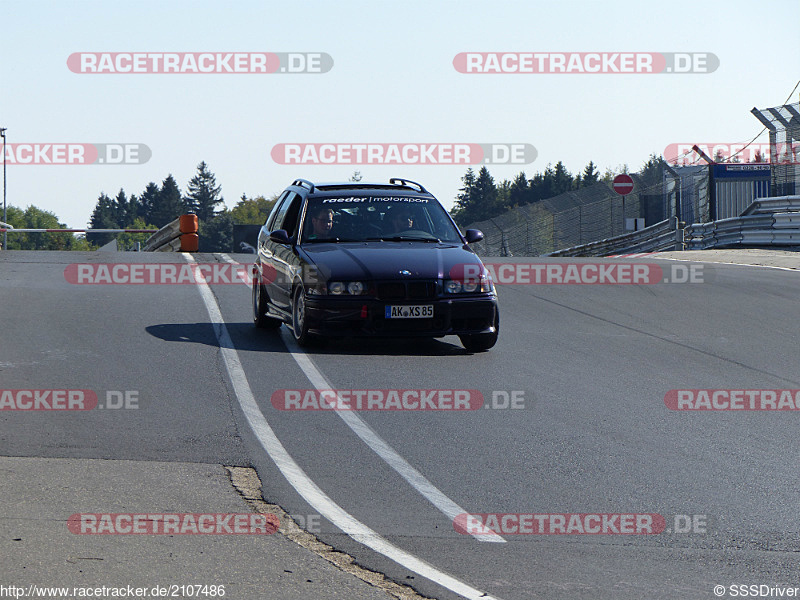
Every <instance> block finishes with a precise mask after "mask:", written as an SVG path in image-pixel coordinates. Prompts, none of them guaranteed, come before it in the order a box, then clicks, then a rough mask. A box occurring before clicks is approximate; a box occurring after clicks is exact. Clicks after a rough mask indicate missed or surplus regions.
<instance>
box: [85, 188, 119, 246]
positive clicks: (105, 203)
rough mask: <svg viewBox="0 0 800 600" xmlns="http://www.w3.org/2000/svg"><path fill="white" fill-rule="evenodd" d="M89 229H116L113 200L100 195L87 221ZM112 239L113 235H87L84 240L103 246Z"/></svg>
mask: <svg viewBox="0 0 800 600" xmlns="http://www.w3.org/2000/svg"><path fill="white" fill-rule="evenodd" d="M89 228H90V229H117V205H116V203H115V201H114V200H112V199H111V198H109V197H108V196H106V194H105V193H101V194H100V197H99V198H97V204H96V205H95V207H94V211H93V212H92V217H91V219H90V220H89ZM113 239H114V234H113V233H87V234H86V240H87V241H88V242H89V243H91V244H97V245H98V246H103V245H105V244H107V243H108V242H110V241H111V240H113Z"/></svg>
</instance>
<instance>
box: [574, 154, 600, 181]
mask: <svg viewBox="0 0 800 600" xmlns="http://www.w3.org/2000/svg"><path fill="white" fill-rule="evenodd" d="M578 177H580V178H581V185H580V187H589V186H590V185H594V184H595V183H597V181H598V180H599V179H600V172H599V171H598V170H597V165H595V164H594V163H593V162H592V161H591V160H590V161H589V164H588V165H586V167H585V168H584V169H583V173H582V174H581V175H579V176H578Z"/></svg>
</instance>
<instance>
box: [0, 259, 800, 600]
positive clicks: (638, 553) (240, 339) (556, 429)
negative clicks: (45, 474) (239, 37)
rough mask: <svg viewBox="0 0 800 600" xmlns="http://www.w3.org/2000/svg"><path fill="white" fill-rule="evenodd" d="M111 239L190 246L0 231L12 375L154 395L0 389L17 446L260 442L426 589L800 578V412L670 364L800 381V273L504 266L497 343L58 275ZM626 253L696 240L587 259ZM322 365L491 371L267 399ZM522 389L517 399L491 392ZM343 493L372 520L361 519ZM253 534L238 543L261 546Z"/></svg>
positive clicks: (272, 475)
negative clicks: (74, 404)
mask: <svg viewBox="0 0 800 600" xmlns="http://www.w3.org/2000/svg"><path fill="white" fill-rule="evenodd" d="M233 259H235V260H240V261H242V262H247V261H248V260H250V257H248V256H246V255H234V256H233ZM109 260H110V261H114V262H116V261H125V262H130V261H142V260H144V261H155V262H164V261H181V260H186V259H185V258H183V257H182V256H181V255H166V256H165V255H159V254H155V255H134V254H103V255H101V254H98V253H85V254H84V253H46V252H39V253H29V252H9V253H3V254H2V255H0V324H2V342H1V343H0V383H1V384H0V389H20V388H34V389H65V388H66V389H91V390H96V391H98V394H99V395H100V397H101V398H103V397H104V395H105V393H106V391H107V390H119V391H125V390H128V391H136V392H137V394H138V405H139V408H138V409H136V410H124V409H121V410H107V409H104V410H99V409H95V410H92V411H88V412H82V411H78V412H73V413H71V414H66V413H57V412H54V411H52V412H38V413H33V412H27V413H26V412H23V411H2V412H0V455H2V456H12V457H42V458H67V459H108V460H132V461H152V462H153V463H159V464H161V463H170V462H174V463H182V464H183V463H201V464H209V465H227V466H253V467H255V469H256V471H257V472H258V474H259V476H260V478H261V481H262V483H263V495H264V499H265V500H266V501H267V502H270V503H274V504H278V505H280V506H281V507H283V508H284V509H285V510H286V511H287V512H288V513H290V514H292V515H296V516H298V518H299V519H300V520H302V521H305V524H307V525H308V527H307V528H308V529H309V530H311V531H312V532H313V533H315V534H316V535H317V536H318V537H319V538H320V539H321V540H322V541H324V542H326V543H328V544H330V545H332V546H333V547H335V548H336V549H338V550H341V551H342V552H345V553H348V554H350V555H351V556H353V557H354V558H355V559H356V561H357V562H358V563H360V564H362V565H364V566H366V567H368V568H370V569H372V570H375V571H379V572H382V573H385V574H386V575H387V576H388V577H389V578H390V579H392V580H394V581H397V582H399V583H403V584H406V585H410V586H412V587H413V588H415V589H416V590H417V591H418V592H420V593H421V594H424V595H427V596H430V597H433V598H441V599H450V598H459V597H463V596H462V595H459V594H458V593H456V592H455V591H453V590H454V589H467V588H468V589H471V590H477V591H479V592H481V593H486V594H489V595H491V596H492V597H495V598H502V599H504V600H517V599H519V600H521V599H528V598H571V599H574V598H593V599H594V598H609V599H611V598H614V599H617V598H631V599H641V598H665V599H672V598H713V597H715V595H714V592H713V588H714V586H715V585H723V586H732V585H734V584H737V585H738V584H747V585H751V584H756V585H757V584H766V585H771V586H784V585H794V584H796V583H797V573H798V572H799V570H798V567H800V555H799V554H798V550H800V535H799V534H798V532H800V516H798V511H797V506H798V500H800V494H798V491H797V490H798V469H797V464H798V459H800V456H799V455H798V443H797V434H796V432H797V425H798V419H800V415H798V413H797V411H702V412H701V411H698V412H690V411H674V410H670V409H668V408H667V406H666V405H665V402H664V398H665V395H666V394H667V392H669V391H670V390H677V389H681V390H691V389H744V390H755V389H798V388H800V375H798V373H797V364H798V360H797V355H796V340H797V339H798V338H799V337H800V325H799V324H798V320H797V319H796V318H795V316H796V314H797V310H796V303H797V298H798V293H800V273H797V272H794V271H788V270H777V269H766V268H755V267H745V266H736V265H726V264H715V265H709V264H706V265H704V266H703V269H704V270H703V279H704V282H703V283H692V284H689V283H686V284H677V283H669V284H667V283H660V284H655V285H525V284H518V285H511V284H509V285H501V286H498V287H499V297H500V303H501V316H502V321H501V335H500V340H499V342H498V344H497V346H495V348H494V349H492V350H491V351H489V352H487V353H482V354H469V353H467V352H465V351H464V350H463V348H462V346H461V345H460V343H459V341H458V339H457V338H444V339H443V340H431V341H419V340H392V341H386V340H380V341H377V340H366V341H365V340H356V339H344V340H337V341H332V342H329V343H326V344H324V345H321V346H319V347H315V348H313V349H312V350H309V351H302V350H300V349H299V348H297V347H296V346H295V345H294V343H293V342H292V341H291V340H290V336H288V335H287V333H286V331H285V328H282V331H279V332H271V331H263V330H256V329H254V328H253V327H252V324H251V309H250V292H249V289H248V288H246V287H245V285H243V284H241V283H239V284H231V285H212V286H211V287H210V288H206V289H210V292H211V294H206V296H204V295H203V294H202V293H201V291H202V289H203V288H201V286H197V285H161V286H151V285H74V284H71V283H69V282H67V281H66V279H65V276H64V269H65V268H66V267H67V265H68V264H70V263H78V262H100V261H109ZM195 260H197V261H198V262H201V263H204V262H225V260H226V257H225V256H219V255H214V256H212V255H196V256H195ZM509 260H510V261H512V262H526V259H509ZM549 260H551V261H552V262H554V263H557V262H565V261H568V260H569V259H549ZM576 260H577V261H578V262H580V261H582V260H587V259H576ZM615 261H616V262H618V263H619V262H620V261H622V262H625V261H627V262H646V263H652V264H658V265H661V266H662V268H663V269H668V268H671V267H670V265H673V264H678V263H673V262H669V261H665V260H654V259H652V258H650V257H644V258H636V259H625V258H618V259H598V260H595V261H594V262H600V263H603V264H610V263H613V262H615ZM527 262H531V261H530V260H528V261H527ZM680 264H686V263H680ZM209 306H210V307H211V310H212V312H211V313H209ZM214 306H217V307H218V310H219V317H214V318H212V317H211V316H210V314H211V315H214V314H215V313H214V312H213V310H214ZM220 317H221V318H220ZM223 324H224V328H223ZM220 336H221V337H220ZM226 336H229V338H228V337H226ZM220 339H222V343H221V342H220ZM228 339H229V341H228ZM220 345H222V346H223V347H224V350H221V349H220ZM231 361H233V362H231ZM236 363H238V365H240V367H239V366H237V364H236ZM309 375H310V376H311V378H312V380H313V383H312V381H310V380H309ZM315 385H316V386H317V387H327V386H328V385H329V386H330V387H331V388H334V389H338V390H386V389H429V390H442V389H458V390H463V389H470V390H479V391H480V392H481V393H482V394H483V397H484V399H485V404H486V405H487V407H488V408H484V409H479V410H474V411H359V412H357V413H354V412H350V413H348V414H345V415H342V414H337V413H336V412H332V411H286V410H278V409H277V408H275V406H273V404H272V402H271V398H272V397H273V394H274V393H275V392H278V391H280V390H286V389H290V390H305V389H313V388H314V387H315ZM248 390H249V392H250V394H251V396H250V398H251V400H252V401H254V402H255V405H256V406H257V408H258V413H259V414H260V415H262V417H261V418H263V419H265V421H266V423H268V426H269V428H270V431H271V432H273V433H274V437H275V439H277V440H278V441H279V442H280V445H281V446H282V448H283V449H284V450H285V453H286V454H287V455H288V456H289V457H290V458H291V459H292V460H293V461H294V463H293V464H296V466H297V467H299V468H300V469H301V470H302V474H303V476H304V477H305V479H302V478H294V479H292V481H291V482H290V480H289V479H287V477H286V476H285V473H286V472H287V469H289V471H291V468H290V467H291V466H289V467H287V464H288V463H286V462H285V461H284V462H281V460H282V459H281V458H280V456H279V457H278V458H279V460H278V463H279V464H280V466H279V464H278V463H276V462H275V460H274V457H275V456H276V454H275V453H274V452H275V446H274V444H273V446H269V444H266V448H265V445H264V439H265V435H266V434H265V430H263V429H262V430H258V431H257V432H254V431H253V429H252V428H251V423H252V422H253V419H254V418H255V417H257V416H258V415H255V416H254V413H253V412H252V411H251V410H250V409H248V404H247V391H248ZM243 391H244V392H243ZM504 392H507V393H509V394H510V393H512V392H517V397H519V398H522V401H521V403H522V404H523V405H524V407H523V408H518V409H493V408H492V404H493V402H492V398H493V397H494V398H495V399H497V398H502V397H503V393H504ZM520 392H521V394H520ZM243 407H244V408H243ZM351 415H355V416H356V419H355V420H354V419H353V418H352V416H351ZM356 431H358V432H360V433H361V436H359V435H357V434H356ZM370 444H371V445H372V446H370ZM270 448H271V449H272V451H273V454H272V456H271V455H270V453H268V450H269V449H270ZM376 449H377V450H378V451H376ZM281 456H283V455H281ZM283 458H285V456H284V457H283ZM301 480H302V481H303V482H305V483H302V484H298V481H301ZM309 481H310V482H311V484H309V483H308V482H309ZM195 483H196V485H197V486H199V487H202V486H203V485H204V481H203V479H202V478H197V480H196V481H195ZM292 483H294V484H295V485H292ZM2 485H8V484H2V483H0V486H2ZM143 485H145V483H143ZM298 485H300V488H298V487H297V486H298ZM309 485H313V489H311V488H310V487H309ZM304 486H305V487H304ZM310 489H311V491H309V490H310ZM317 490H318V491H320V492H321V493H322V496H320V495H319V494H317ZM157 497H158V496H157V494H153V498H157ZM85 498H86V499H87V500H86V501H87V507H86V508H85V509H83V510H85V511H86V512H100V510H95V508H96V506H95V503H94V502H90V501H89V499H90V498H91V490H90V489H87V491H86V495H85ZM320 498H322V500H320ZM77 504H78V505H79V504H80V503H79V502H78V503H77ZM75 506H76V503H75V502H73V503H71V504H70V506H69V507H65V509H64V519H66V517H68V516H69V515H70V514H72V513H74V512H79V509H80V507H79V509H77V510H76V509H75ZM331 507H337V508H338V509H340V510H341V511H342V512H337V510H336V509H333V508H331ZM326 511H332V512H326ZM454 511H455V512H456V513H458V512H459V511H463V512H467V513H525V514H529V513H535V514H538V515H541V514H551V515H553V514H555V515H559V514H574V513H579V514H604V513H608V514H658V515H661V516H663V517H664V518H665V523H666V525H665V527H666V530H665V531H664V532H662V533H659V534H654V535H616V534H608V535H580V534H575V533H573V534H570V535H545V534H528V535H502V536H501V537H500V539H498V536H489V539H488V540H487V539H485V538H481V539H479V538H476V537H475V536H472V535H465V534H463V533H460V532H458V531H456V530H455V528H454V526H453V513H454ZM342 513H343V514H344V515H346V516H347V518H351V519H353V521H347V522H348V523H350V524H351V526H352V523H353V522H355V523H358V526H364V527H367V528H369V531H370V532H371V533H370V534H369V535H367V536H361V537H359V535H358V534H352V535H348V534H346V533H343V532H342V529H341V524H342V522H344V521H342V518H343V516H342ZM676 515H678V517H677V521H676ZM681 515H688V516H689V518H690V519H691V518H692V517H694V519H695V522H696V526H695V527H694V530H693V531H692V530H690V531H689V532H686V533H676V532H675V531H673V530H674V529H675V525H676V523H677V524H678V525H683V524H684V522H685V519H684V518H683V517H681ZM331 519H333V520H334V521H335V522H336V524H334V523H333V522H331ZM337 525H339V526H337ZM52 526H53V527H63V526H64V525H63V523H62V524H58V523H57V522H56V521H54V523H53V525H52ZM354 538H355V539H354ZM357 540H358V541H357ZM365 540H366V541H368V542H369V543H366V544H365V543H364V542H365ZM370 540H371V541H370ZM376 540H377V541H376ZM120 543H122V541H120ZM154 543H155V542H154ZM147 548H148V547H147V544H144V545H143V546H141V547H140V549H139V550H138V551H139V552H144V553H147V552H148V549H147ZM387 548H388V549H389V550H387V551H385V552H382V551H381V549H387ZM398 549H399V550H401V551H404V552H405V553H406V554H404V555H403V556H405V557H406V559H405V560H401V561H400V562H399V563H398V562H397V561H396V560H395V559H396V556H397V554H396V552H395V551H396V550H398ZM233 552H234V556H235V549H234V551H233ZM252 552H253V548H252V547H251V546H250V545H247V544H242V545H241V553H242V554H243V558H244V556H245V555H246V554H247V553H252ZM409 556H410V557H411V559H408V558H407V557H409ZM22 559H23V558H21V557H20V560H22ZM412 559H413V560H412ZM415 560H416V561H421V562H413V561H415ZM418 564H419V565H423V566H424V568H423V569H416V570H415V569H414V568H413V567H414V565H418ZM427 568H431V569H432V571H426V570H425V569H427ZM422 571H424V572H422ZM431 573H434V574H444V575H446V576H448V577H449V578H450V579H447V578H446V579H442V578H440V577H438V575H435V576H430V577H429V576H428V575H430V574H431ZM453 582H456V583H453ZM43 583H46V582H43ZM275 585H278V584H277V583H276V584H275ZM458 585H463V586H466V587H465V588H459V587H458ZM279 591H280V590H279V589H278V592H279ZM242 597H244V596H242ZM277 597H279V596H277ZM359 597H360V596H359ZM475 597H477V596H475ZM726 597H732V596H726Z"/></svg>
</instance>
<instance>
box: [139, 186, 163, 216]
mask: <svg viewBox="0 0 800 600" xmlns="http://www.w3.org/2000/svg"><path fill="white" fill-rule="evenodd" d="M158 194H159V191H158V185H156V184H155V183H154V182H152V181H151V182H150V183H148V184H147V187H146V188H145V189H144V192H142V195H141V196H139V214H138V215H137V216H139V217H141V218H142V219H144V221H145V223H152V222H153V220H152V214H153V211H154V210H155V207H156V205H157V204H158Z"/></svg>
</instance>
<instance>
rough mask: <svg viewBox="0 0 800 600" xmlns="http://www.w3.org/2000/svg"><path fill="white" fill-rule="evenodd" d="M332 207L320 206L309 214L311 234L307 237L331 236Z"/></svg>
mask: <svg viewBox="0 0 800 600" xmlns="http://www.w3.org/2000/svg"><path fill="white" fill-rule="evenodd" d="M332 230H333V209H330V208H320V209H318V210H317V211H315V212H314V213H313V214H312V215H311V235H309V236H308V239H310V240H315V239H323V238H329V237H333V232H332Z"/></svg>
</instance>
